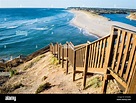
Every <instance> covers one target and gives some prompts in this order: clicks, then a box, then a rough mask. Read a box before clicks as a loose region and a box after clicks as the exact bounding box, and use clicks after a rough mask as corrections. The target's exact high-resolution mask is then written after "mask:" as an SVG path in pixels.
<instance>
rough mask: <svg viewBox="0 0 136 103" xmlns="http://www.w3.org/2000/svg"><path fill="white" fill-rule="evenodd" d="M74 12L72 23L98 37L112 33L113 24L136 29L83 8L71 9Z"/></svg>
mask: <svg viewBox="0 0 136 103" xmlns="http://www.w3.org/2000/svg"><path fill="white" fill-rule="evenodd" d="M70 12H71V13H73V14H74V16H75V17H74V18H73V19H72V20H71V24H73V25H75V26H77V27H80V28H82V29H84V30H85V31H87V32H89V33H90V34H94V35H96V36H97V37H104V36H106V35H109V34H110V31H111V27H112V25H116V26H120V27H123V28H127V29H130V30H133V31H135V30H136V27H134V26H131V25H128V24H125V23H121V22H115V21H110V20H109V19H108V18H105V17H103V16H100V15H96V14H92V13H90V12H86V11H81V10H70Z"/></svg>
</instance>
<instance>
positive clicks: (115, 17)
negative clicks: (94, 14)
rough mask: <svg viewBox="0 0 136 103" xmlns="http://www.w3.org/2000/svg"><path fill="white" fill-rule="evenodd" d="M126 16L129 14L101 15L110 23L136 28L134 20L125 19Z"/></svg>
mask: <svg viewBox="0 0 136 103" xmlns="http://www.w3.org/2000/svg"><path fill="white" fill-rule="evenodd" d="M128 15H129V14H102V16H104V17H107V18H109V19H110V20H112V21H118V22H122V23H126V24H129V25H132V26H135V27H136V20H130V19H127V18H126V17H127V16H128Z"/></svg>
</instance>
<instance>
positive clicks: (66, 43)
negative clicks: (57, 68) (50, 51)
mask: <svg viewBox="0 0 136 103" xmlns="http://www.w3.org/2000/svg"><path fill="white" fill-rule="evenodd" d="M66 45H67V46H66V49H67V51H66V74H68V62H69V61H68V42H67V43H66Z"/></svg>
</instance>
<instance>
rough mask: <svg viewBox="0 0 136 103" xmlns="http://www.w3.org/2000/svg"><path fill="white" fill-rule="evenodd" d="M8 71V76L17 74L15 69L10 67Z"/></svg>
mask: <svg viewBox="0 0 136 103" xmlns="http://www.w3.org/2000/svg"><path fill="white" fill-rule="evenodd" d="M9 72H10V75H9V77H12V76H13V75H16V74H17V70H12V69H11V70H10V71H9Z"/></svg>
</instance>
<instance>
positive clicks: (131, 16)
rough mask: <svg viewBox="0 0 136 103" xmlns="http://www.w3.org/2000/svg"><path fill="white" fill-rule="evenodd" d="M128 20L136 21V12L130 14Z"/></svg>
mask: <svg viewBox="0 0 136 103" xmlns="http://www.w3.org/2000/svg"><path fill="white" fill-rule="evenodd" d="M127 18H128V19H130V20H136V12H134V13H130V15H128V16H127Z"/></svg>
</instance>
